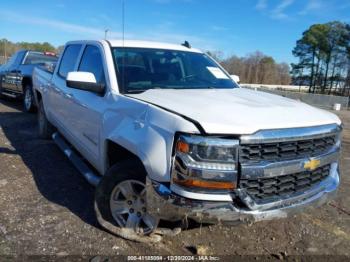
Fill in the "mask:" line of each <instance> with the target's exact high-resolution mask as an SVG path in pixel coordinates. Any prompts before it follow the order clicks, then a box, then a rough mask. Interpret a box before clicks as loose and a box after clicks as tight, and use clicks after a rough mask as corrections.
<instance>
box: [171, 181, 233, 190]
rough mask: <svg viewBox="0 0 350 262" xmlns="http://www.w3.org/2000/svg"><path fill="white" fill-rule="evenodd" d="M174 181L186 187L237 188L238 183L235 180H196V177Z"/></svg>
mask: <svg viewBox="0 0 350 262" xmlns="http://www.w3.org/2000/svg"><path fill="white" fill-rule="evenodd" d="M174 182H175V183H176V184H178V185H181V186H184V187H201V188H207V189H229V190H232V189H235V188H236V184H235V183H233V182H217V181H211V182H208V181H201V180H194V179H186V180H178V179H174Z"/></svg>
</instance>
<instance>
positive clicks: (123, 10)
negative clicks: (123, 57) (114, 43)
mask: <svg viewBox="0 0 350 262" xmlns="http://www.w3.org/2000/svg"><path fill="white" fill-rule="evenodd" d="M122 38H123V47H124V41H125V0H122Z"/></svg>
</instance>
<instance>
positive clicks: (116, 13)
mask: <svg viewBox="0 0 350 262" xmlns="http://www.w3.org/2000/svg"><path fill="white" fill-rule="evenodd" d="M123 1H124V6H125V20H124V25H125V26H124V29H125V38H126V39H141V40H151V41H161V42H170V43H182V42H184V41H185V40H187V41H189V42H190V43H191V45H192V46H194V47H196V48H199V49H202V50H204V51H208V50H210V51H221V52H223V55H224V57H228V56H230V55H238V56H245V55H247V54H249V53H252V52H255V51H257V50H259V51H261V52H263V53H265V54H266V55H270V56H272V57H273V58H274V59H275V60H276V61H277V62H287V63H291V62H294V61H296V60H295V58H294V57H293V55H292V49H293V47H294V46H295V42H296V40H297V39H299V38H300V37H301V35H302V32H303V31H305V30H306V29H307V28H308V27H309V26H310V25H312V24H315V23H326V22H329V21H333V20H340V21H343V22H350V0H99V1H97V0H95V1H89V0H85V1H82V0H74V1H73V0H70V1H69V0H45V1H43V0H32V1H28V0H26V1H23V0H16V1H14V0H0V38H7V39H8V40H10V41H14V42H18V41H29V42H50V43H52V44H53V45H54V46H56V47H57V46H59V45H63V44H64V43H65V42H67V41H70V40H79V39H102V38H104V35H105V30H106V29H108V30H109V31H108V34H107V38H121V37H122V32H123V26H122V25H123V23H122V2H123Z"/></svg>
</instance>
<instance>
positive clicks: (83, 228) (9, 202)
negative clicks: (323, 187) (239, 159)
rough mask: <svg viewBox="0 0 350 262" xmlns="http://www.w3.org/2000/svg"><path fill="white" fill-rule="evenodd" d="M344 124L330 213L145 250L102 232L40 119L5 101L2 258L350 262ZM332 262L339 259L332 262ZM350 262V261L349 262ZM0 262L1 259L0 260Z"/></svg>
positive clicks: (195, 234)
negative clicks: (44, 136) (327, 259)
mask: <svg viewBox="0 0 350 262" xmlns="http://www.w3.org/2000/svg"><path fill="white" fill-rule="evenodd" d="M338 114H339V116H340V117H341V118H342V120H343V122H344V127H345V131H344V136H343V154H342V182H341V186H340V189H339V193H338V196H337V198H336V199H335V200H332V201H331V202H330V203H328V204H327V205H324V206H322V207H321V208H318V209H315V210H312V211H309V212H307V213H303V214H300V215H297V216H295V217H291V218H288V219H282V220H278V221H270V222H260V223H256V224H253V225H240V226H236V227H224V226H210V227H202V228H195V229H191V230H188V231H184V232H182V233H181V234H180V235H178V236H176V237H173V238H171V237H165V238H164V240H163V241H162V242H161V243H158V244H155V245H153V244H140V243H134V242H131V241H126V240H123V239H121V238H118V237H115V236H113V235H111V234H109V233H108V232H105V231H104V230H103V229H101V228H100V227H99V226H98V224H97V221H96V218H95V215H94V211H93V193H94V189H93V188H92V187H91V186H89V185H88V184H87V183H86V182H85V180H84V179H83V178H82V177H81V176H80V175H79V173H78V172H77V171H76V170H75V169H74V167H73V166H72V165H71V164H70V162H69V161H68V160H67V159H66V158H65V156H64V155H63V153H61V152H60V151H59V149H58V148H57V147H56V145H55V144H54V143H53V142H51V141H44V140H41V139H39V138H38V136H37V132H36V115H34V114H26V113H23V112H22V111H21V104H20V103H19V102H16V101H3V100H0V127H1V128H0V255H2V256H6V255H7V256H13V255H26V256H28V255H29V256H31V255H34V256H37V255H39V256H52V255H56V256H59V257H65V256H67V255H75V256H85V257H86V258H93V257H95V256H97V255H100V256H114V255H160V254H162V255H168V254H173V255H174V254H176V255H191V254H193V253H195V252H197V253H199V254H206V255H238V256H245V255H252V256H253V258H254V259H258V257H255V256H258V255H267V256H269V257H272V258H277V259H278V258H279V259H283V258H284V257H285V256H287V255H339V256H338V257H337V258H342V259H346V257H344V256H350V206H349V203H350V191H349V190H348V188H349V186H350V112H349V111H342V112H340V113H338ZM332 259H334V258H332ZM348 259H349V257H348ZM0 260H1V259H0Z"/></svg>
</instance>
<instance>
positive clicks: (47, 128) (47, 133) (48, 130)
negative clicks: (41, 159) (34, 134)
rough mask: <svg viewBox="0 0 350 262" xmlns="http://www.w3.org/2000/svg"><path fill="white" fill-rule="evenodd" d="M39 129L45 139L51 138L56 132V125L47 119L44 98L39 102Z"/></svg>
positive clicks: (41, 136)
mask: <svg viewBox="0 0 350 262" xmlns="http://www.w3.org/2000/svg"><path fill="white" fill-rule="evenodd" d="M38 129H39V136H40V138H43V139H51V137H52V135H53V133H54V132H55V128H54V126H53V125H52V124H51V123H50V122H49V120H47V118H46V113H45V109H44V104H43V100H40V102H39V108H38Z"/></svg>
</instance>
